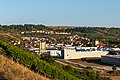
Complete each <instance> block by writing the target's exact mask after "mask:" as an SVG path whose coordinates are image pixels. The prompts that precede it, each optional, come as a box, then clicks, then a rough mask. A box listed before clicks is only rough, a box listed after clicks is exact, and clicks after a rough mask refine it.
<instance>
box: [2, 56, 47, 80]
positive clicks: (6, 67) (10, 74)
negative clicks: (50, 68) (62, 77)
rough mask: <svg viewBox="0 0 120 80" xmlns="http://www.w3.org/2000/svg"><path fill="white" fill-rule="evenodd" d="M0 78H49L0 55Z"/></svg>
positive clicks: (20, 79)
mask: <svg viewBox="0 0 120 80" xmlns="http://www.w3.org/2000/svg"><path fill="white" fill-rule="evenodd" d="M0 74H1V75H0V80H1V78H2V79H3V77H4V79H5V78H6V79H8V80H49V79H47V78H45V77H43V76H41V75H39V74H37V73H34V72H33V71H31V70H29V69H28V68H26V67H24V66H22V65H20V64H18V63H15V62H14V61H12V60H10V59H8V58H6V57H4V56H2V55H0Z"/></svg>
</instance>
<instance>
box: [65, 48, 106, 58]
mask: <svg viewBox="0 0 120 80" xmlns="http://www.w3.org/2000/svg"><path fill="white" fill-rule="evenodd" d="M107 53H108V52H106V51H91V52H90V51H89V52H88V51H86V52H81V51H80V52H76V51H75V50H70V49H64V59H80V58H85V57H101V55H106V54H107Z"/></svg>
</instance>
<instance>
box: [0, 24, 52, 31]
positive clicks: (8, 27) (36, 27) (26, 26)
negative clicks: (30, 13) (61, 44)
mask: <svg viewBox="0 0 120 80" xmlns="http://www.w3.org/2000/svg"><path fill="white" fill-rule="evenodd" d="M0 30H3V31H18V32H20V31H32V30H50V28H48V27H46V26H45V25H42V24H40V25H34V24H24V25H0Z"/></svg>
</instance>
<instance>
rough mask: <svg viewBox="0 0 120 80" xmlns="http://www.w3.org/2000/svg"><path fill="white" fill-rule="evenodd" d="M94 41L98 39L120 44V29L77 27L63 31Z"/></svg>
mask: <svg viewBox="0 0 120 80" xmlns="http://www.w3.org/2000/svg"><path fill="white" fill-rule="evenodd" d="M63 31H65V32H71V33H73V34H78V35H80V36H83V37H88V38H90V39H92V40H95V39H98V40H100V41H102V42H105V43H112V44H120V28H106V27H75V28H67V29H65V30H63Z"/></svg>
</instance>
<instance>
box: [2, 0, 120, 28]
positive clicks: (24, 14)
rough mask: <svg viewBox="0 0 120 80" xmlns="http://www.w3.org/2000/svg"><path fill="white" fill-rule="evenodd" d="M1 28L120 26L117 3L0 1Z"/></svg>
mask: <svg viewBox="0 0 120 80" xmlns="http://www.w3.org/2000/svg"><path fill="white" fill-rule="evenodd" d="M0 24H44V25H50V26H52V25H55V26H65V25H68V26H118V27H119V26H120V0H0Z"/></svg>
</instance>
